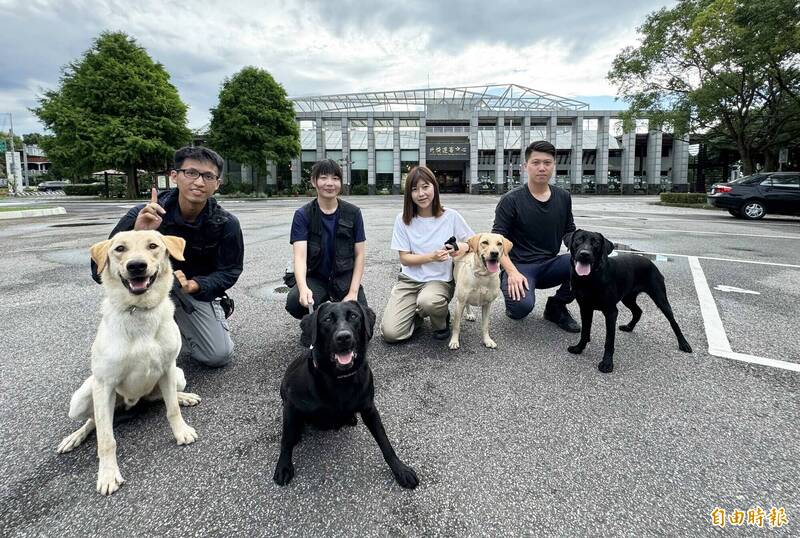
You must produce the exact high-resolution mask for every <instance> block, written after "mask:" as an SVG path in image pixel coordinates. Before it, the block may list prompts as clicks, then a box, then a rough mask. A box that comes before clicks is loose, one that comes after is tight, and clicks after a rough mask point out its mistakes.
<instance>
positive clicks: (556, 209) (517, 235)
mask: <svg viewBox="0 0 800 538" xmlns="http://www.w3.org/2000/svg"><path fill="white" fill-rule="evenodd" d="M574 231H575V221H574V220H573V218H572V197H571V196H570V195H569V193H568V192H567V191H565V190H564V189H562V188H560V187H556V186H555V185H550V199H549V200H548V201H546V202H540V201H539V200H537V199H536V198H534V197H533V195H532V194H531V192H530V190H529V189H528V186H527V185H521V186H519V187H517V188H516V189H514V190H512V191H511V192H508V193H506V194H505V195H504V196H503V197H502V198H501V199H500V202H498V204H497V207H496V208H495V212H494V226H492V232H493V233H498V234H502V235H503V236H504V237H505V238H506V239H508V240H509V241H511V242H512V243H513V244H514V247H513V248H512V249H511V252H510V253H509V258H511V261H512V262H514V264H515V265H516V264H518V263H536V262H541V261H544V260H548V259H550V258H554V257H555V256H557V255H558V252H559V250H560V249H561V240H562V239H563V238H564V235H565V234H567V233H569V232H574Z"/></svg>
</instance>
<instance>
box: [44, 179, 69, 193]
mask: <svg viewBox="0 0 800 538" xmlns="http://www.w3.org/2000/svg"><path fill="white" fill-rule="evenodd" d="M66 185H69V181H57V180H53V181H42V182H41V183H39V192H45V191H60V190H63V189H64V187H65V186H66Z"/></svg>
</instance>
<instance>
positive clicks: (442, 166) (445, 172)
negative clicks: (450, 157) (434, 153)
mask: <svg viewBox="0 0 800 538" xmlns="http://www.w3.org/2000/svg"><path fill="white" fill-rule="evenodd" d="M427 166H428V168H430V169H431V172H433V175H434V176H435V177H436V181H437V182H438V183H439V191H440V192H467V182H466V177H467V163H464V162H458V161H428V162H427Z"/></svg>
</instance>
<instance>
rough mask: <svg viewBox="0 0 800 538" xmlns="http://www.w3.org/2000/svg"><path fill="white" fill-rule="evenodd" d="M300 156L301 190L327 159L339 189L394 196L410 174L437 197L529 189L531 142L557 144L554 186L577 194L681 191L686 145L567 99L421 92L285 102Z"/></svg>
mask: <svg viewBox="0 0 800 538" xmlns="http://www.w3.org/2000/svg"><path fill="white" fill-rule="evenodd" d="M291 101H292V103H293V104H294V107H295V110H296V113H297V122H298V124H299V127H300V137H301V145H302V154H301V155H300V156H299V157H298V158H297V159H295V160H294V161H293V162H292V166H291V176H292V183H293V184H299V183H301V181H302V180H303V179H304V176H306V175H307V171H308V170H309V169H310V167H311V164H312V163H313V162H314V161H316V160H318V159H322V158H326V157H327V158H331V159H334V160H336V161H337V162H339V163H340V164H341V165H342V170H343V174H344V176H345V177H344V181H345V184H346V185H348V186H349V188H350V190H353V189H357V190H360V191H362V192H368V193H370V194H374V193H399V192H401V189H402V186H403V184H404V181H405V176H406V174H407V173H408V171H409V170H410V169H411V168H412V167H413V166H416V165H418V164H422V165H425V166H427V167H428V168H430V169H431V170H432V171H433V172H434V174H435V175H436V177H437V179H438V180H439V183H440V185H441V188H442V191H444V192H467V193H472V194H478V193H481V192H495V193H503V192H506V191H507V190H508V189H509V188H512V187H513V186H514V185H516V184H519V183H520V182H524V181H527V177H526V176H525V171H524V169H521V168H520V162H521V161H522V155H523V154H524V150H525V147H526V146H527V145H528V144H529V143H530V142H531V141H533V140H548V141H549V142H551V143H552V144H553V145H555V147H556V150H557V155H556V161H557V165H556V175H555V177H554V178H553V181H554V182H555V183H556V184H559V185H562V186H564V187H566V188H568V189H570V190H571V191H572V192H576V193H598V194H609V193H622V194H633V193H637V192H641V193H649V194H655V193H658V192H661V191H676V192H686V191H687V190H688V186H687V170H688V162H689V161H688V157H689V154H688V139H687V138H686V137H676V136H673V135H672V134H671V133H669V132H664V131H663V130H661V129H657V128H651V127H650V126H649V125H648V124H647V121H646V120H642V121H638V122H636V123H637V125H636V129H635V130H631V131H629V132H624V131H623V129H622V122H621V121H620V119H619V111H610V110H590V108H589V105H588V104H586V103H583V102H581V101H577V100H574V99H569V98H564V97H559V96H556V95H551V94H547V93H544V92H540V91H537V90H533V89H531V88H526V87H523V86H518V85H515V84H507V85H490V86H469V87H456V88H426V89H416V90H401V91H384V92H364V93H353V94H341V95H320V96H312V97H294V98H291Z"/></svg>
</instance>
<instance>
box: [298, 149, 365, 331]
mask: <svg viewBox="0 0 800 538" xmlns="http://www.w3.org/2000/svg"><path fill="white" fill-rule="evenodd" d="M311 184H312V185H313V186H314V188H315V189H317V197H316V198H315V199H314V200H312V201H311V202H309V203H307V204H306V205H304V206H303V207H301V208H299V209H298V210H297V211H295V213H294V219H293V220H292V232H291V236H290V238H289V242H290V243H291V244H292V253H293V257H294V278H295V281H296V285H294V286H293V287H292V288H291V289H290V290H289V295H288V297H286V311H287V312H289V313H290V314H291V315H292V316H294V317H295V318H297V319H301V318H302V317H303V316H304V315H306V314H308V312H309V307H317V306H319V305H320V304H322V303H324V302H325V301H355V300H358V302H360V303H362V304H364V305H366V304H367V298H366V296H365V295H364V289H363V288H362V287H361V278H362V277H363V276H364V258H365V256H366V235H365V234H364V220H363V219H362V217H361V210H360V209H359V208H358V207H357V206H355V205H353V204H351V203H348V202H345V201H344V200H339V198H338V196H339V193H340V192H341V191H342V169H341V168H340V167H339V165H338V164H337V163H336V162H335V161H332V160H331V159H323V160H321V161H317V162H316V163H314V166H313V167H312V168H311Z"/></svg>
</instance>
